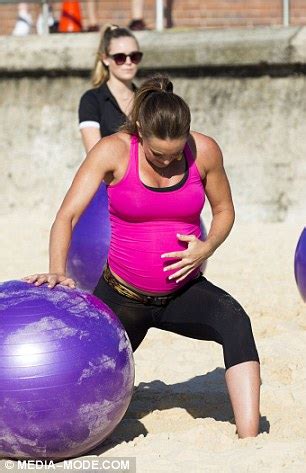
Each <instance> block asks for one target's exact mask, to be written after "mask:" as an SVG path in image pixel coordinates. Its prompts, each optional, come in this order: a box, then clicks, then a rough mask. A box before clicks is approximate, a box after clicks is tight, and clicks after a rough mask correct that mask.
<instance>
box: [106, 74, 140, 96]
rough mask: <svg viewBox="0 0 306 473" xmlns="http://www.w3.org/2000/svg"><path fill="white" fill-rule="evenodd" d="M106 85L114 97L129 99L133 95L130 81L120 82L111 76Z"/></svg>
mask: <svg viewBox="0 0 306 473" xmlns="http://www.w3.org/2000/svg"><path fill="white" fill-rule="evenodd" d="M107 85H108V87H109V89H110V91H111V92H112V94H113V95H114V96H118V97H122V98H123V99H124V98H130V97H131V95H132V93H134V90H133V83H132V81H125V82H122V81H120V80H118V79H117V78H116V77H113V76H111V77H110V78H109V79H108V81H107Z"/></svg>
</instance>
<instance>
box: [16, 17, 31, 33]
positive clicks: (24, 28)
mask: <svg viewBox="0 0 306 473" xmlns="http://www.w3.org/2000/svg"><path fill="white" fill-rule="evenodd" d="M31 28H32V17H31V15H30V14H29V13H22V14H20V15H19V16H18V18H17V20H16V24H15V26H14V29H13V31H12V35H13V36H26V35H28V34H30V33H31Z"/></svg>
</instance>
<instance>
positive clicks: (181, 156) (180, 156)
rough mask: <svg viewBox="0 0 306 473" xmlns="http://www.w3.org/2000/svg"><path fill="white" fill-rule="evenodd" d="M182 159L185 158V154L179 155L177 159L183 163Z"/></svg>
mask: <svg viewBox="0 0 306 473" xmlns="http://www.w3.org/2000/svg"><path fill="white" fill-rule="evenodd" d="M182 158H183V153H181V154H180V155H179V157H178V158H176V160H177V161H181V160H182Z"/></svg>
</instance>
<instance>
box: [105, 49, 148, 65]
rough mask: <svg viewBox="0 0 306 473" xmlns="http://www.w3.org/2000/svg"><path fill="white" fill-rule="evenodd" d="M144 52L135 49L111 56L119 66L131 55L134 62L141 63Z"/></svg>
mask: <svg viewBox="0 0 306 473" xmlns="http://www.w3.org/2000/svg"><path fill="white" fill-rule="evenodd" d="M142 56H143V53H142V52H141V51H133V52H132V53H130V54H125V53H117V54H109V57H110V58H111V59H113V60H114V61H115V63H116V64H117V66H122V64H124V63H125V61H126V58H127V57H129V58H130V60H131V62H132V63H133V64H139V63H140V61H141V59H142Z"/></svg>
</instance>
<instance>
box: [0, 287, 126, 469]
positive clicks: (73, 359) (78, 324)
mask: <svg viewBox="0 0 306 473" xmlns="http://www.w3.org/2000/svg"><path fill="white" fill-rule="evenodd" d="M133 386H134V363H133V354H132V348H131V345H130V342H129V339H128V337H127V334H126V332H125V330H124V328H123V326H122V325H121V323H120V321H119V319H118V318H117V317H116V316H115V315H114V313H113V312H112V311H111V310H110V309H109V308H108V307H107V306H106V305H105V304H104V303H103V302H102V301H101V300H100V299H98V298H96V297H95V296H93V295H91V294H87V293H85V292H83V291H79V290H72V289H68V288H64V287H63V286H56V287H55V288H54V289H49V288H48V287H47V286H46V285H44V286H42V287H36V286H34V285H33V284H28V283H26V282H22V281H8V282H5V283H2V284H0V432H1V433H0V457H10V458H31V459H53V460H60V459H64V458H71V457H75V456H80V455H82V454H83V453H85V452H87V451H89V450H91V449H92V448H94V447H95V446H97V445H99V444H100V443H101V442H102V441H103V440H104V439H105V438H106V437H107V436H108V435H109V434H110V433H111V432H112V431H113V430H114V428H115V427H116V426H117V425H118V423H119V422H120V420H121V419H122V417H123V416H124V414H125V412H126V410H127V408H128V406H129V403H130V400H131V397H132V393H133Z"/></svg>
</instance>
